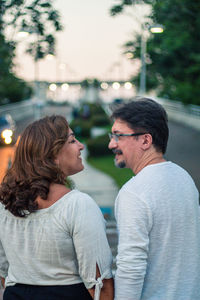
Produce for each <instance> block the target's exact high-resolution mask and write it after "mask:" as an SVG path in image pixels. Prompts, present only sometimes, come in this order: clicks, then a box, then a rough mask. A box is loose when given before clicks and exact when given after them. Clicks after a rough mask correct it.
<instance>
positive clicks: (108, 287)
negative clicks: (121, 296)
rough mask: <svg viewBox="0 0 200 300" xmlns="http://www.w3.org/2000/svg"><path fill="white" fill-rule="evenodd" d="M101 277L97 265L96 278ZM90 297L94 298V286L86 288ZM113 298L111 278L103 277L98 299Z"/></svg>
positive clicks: (111, 299)
mask: <svg viewBox="0 0 200 300" xmlns="http://www.w3.org/2000/svg"><path fill="white" fill-rule="evenodd" d="M98 277H101V274H100V271H99V268H98V266H96V279H97V278H98ZM88 292H89V293H90V295H91V297H92V298H93V299H94V293H95V287H93V288H91V289H88ZM113 299H114V282H113V278H109V279H104V280H103V287H102V288H101V293H100V300H113Z"/></svg>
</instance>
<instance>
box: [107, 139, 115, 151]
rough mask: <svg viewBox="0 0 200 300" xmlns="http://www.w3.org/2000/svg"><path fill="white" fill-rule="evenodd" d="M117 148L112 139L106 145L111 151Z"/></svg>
mask: <svg viewBox="0 0 200 300" xmlns="http://www.w3.org/2000/svg"><path fill="white" fill-rule="evenodd" d="M116 147H117V143H116V141H115V140H114V139H113V138H112V139H111V140H110V142H109V144H108V148H109V149H113V148H116Z"/></svg>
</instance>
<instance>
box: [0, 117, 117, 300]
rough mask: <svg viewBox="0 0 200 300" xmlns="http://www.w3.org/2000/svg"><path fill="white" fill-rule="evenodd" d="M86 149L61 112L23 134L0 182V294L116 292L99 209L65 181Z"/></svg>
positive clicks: (28, 298) (58, 296) (75, 299)
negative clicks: (2, 286)
mask: <svg viewBox="0 0 200 300" xmlns="http://www.w3.org/2000/svg"><path fill="white" fill-rule="evenodd" d="M83 148H84V146H83V144H81V143H80V142H79V141H78V140H77V139H76V138H75V136H74V133H73V132H72V130H71V129H70V128H69V126H68V123H67V121H66V119H65V118H64V117H62V116H51V117H45V118H43V119H41V120H39V121H36V122H34V123H32V124H30V125H29V126H28V127H27V128H26V129H25V131H24V133H23V134H22V136H21V139H20V141H19V144H18V146H17V148H16V153H15V158H14V162H13V165H12V167H11V169H10V170H9V171H8V172H7V174H6V175H5V177H4V179H3V182H2V184H1V187H0V202H1V203H0V276H1V279H2V282H4V280H5V287H6V288H5V292H4V298H3V299H4V300H15V299H20V300H32V299H34V300H35V299H37V300H40V299H41V300H62V299H63V300H64V299H66V300H67V299H69V300H79V299H80V300H84V299H85V300H87V299H88V300H89V299H106V300H111V299H113V280H112V273H111V269H110V266H111V261H112V256H111V252H110V248H109V246H108V242H107V239H106V234H105V225H104V220H103V217H102V214H101V212H100V210H99V208H98V207H97V205H96V204H95V202H94V201H93V200H92V199H91V198H90V197H89V196H88V195H87V194H84V193H81V192H79V191H78V190H70V189H69V188H68V187H66V178H67V176H70V175H73V174H75V173H77V172H80V171H81V170H83V168H84V167H83V165H82V160H81V150H83ZM101 287H102V288H101ZM99 294H100V298H99Z"/></svg>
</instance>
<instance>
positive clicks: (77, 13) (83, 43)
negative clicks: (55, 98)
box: [16, 0, 148, 81]
mask: <svg viewBox="0 0 200 300" xmlns="http://www.w3.org/2000/svg"><path fill="white" fill-rule="evenodd" d="M54 3H55V7H56V8H57V9H58V10H59V12H60V14H61V22H62V24H63V25H64V30H63V31H62V32H60V33H58V34H57V46H56V49H57V55H56V58H53V59H52V60H47V59H43V60H42V61H40V62H39V63H38V74H37V77H38V78H37V79H38V80H48V81H65V80H66V81H72V80H77V81H79V80H83V79H85V78H98V79H100V80H108V79H112V80H119V79H122V80H127V79H129V77H130V75H132V74H134V73H135V72H136V71H137V69H138V62H134V61H130V60H128V59H127V58H125V57H124V56H123V55H122V52H123V49H122V45H123V44H124V43H125V42H126V41H128V40H131V39H132V36H133V34H134V31H138V30H139V27H138V23H139V22H140V21H141V20H142V17H143V15H144V14H147V12H148V8H144V7H141V6H137V7H135V8H129V9H128V10H127V11H126V13H125V14H123V15H120V16H116V17H111V16H110V14H109V9H110V8H111V7H112V5H114V4H117V1H115V0H100V1H97V0H84V1H83V0H73V1H71V0H55V1H54ZM138 19H139V20H138ZM23 51H24V46H23V41H21V42H20V44H19V47H18V50H17V53H18V56H17V59H16V63H17V66H16V72H17V74H18V75H19V76H20V77H22V78H24V79H26V80H34V62H33V60H32V58H31V57H29V56H27V55H24V54H23Z"/></svg>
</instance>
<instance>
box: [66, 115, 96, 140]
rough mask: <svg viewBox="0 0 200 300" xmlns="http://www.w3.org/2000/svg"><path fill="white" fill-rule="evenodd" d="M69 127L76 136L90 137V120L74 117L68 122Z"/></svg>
mask: <svg viewBox="0 0 200 300" xmlns="http://www.w3.org/2000/svg"><path fill="white" fill-rule="evenodd" d="M70 127H71V129H72V130H73V132H74V133H75V135H76V136H77V137H84V138H89V137H90V130H91V127H92V124H91V121H86V120H82V119H74V120H72V122H71V123H70Z"/></svg>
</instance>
